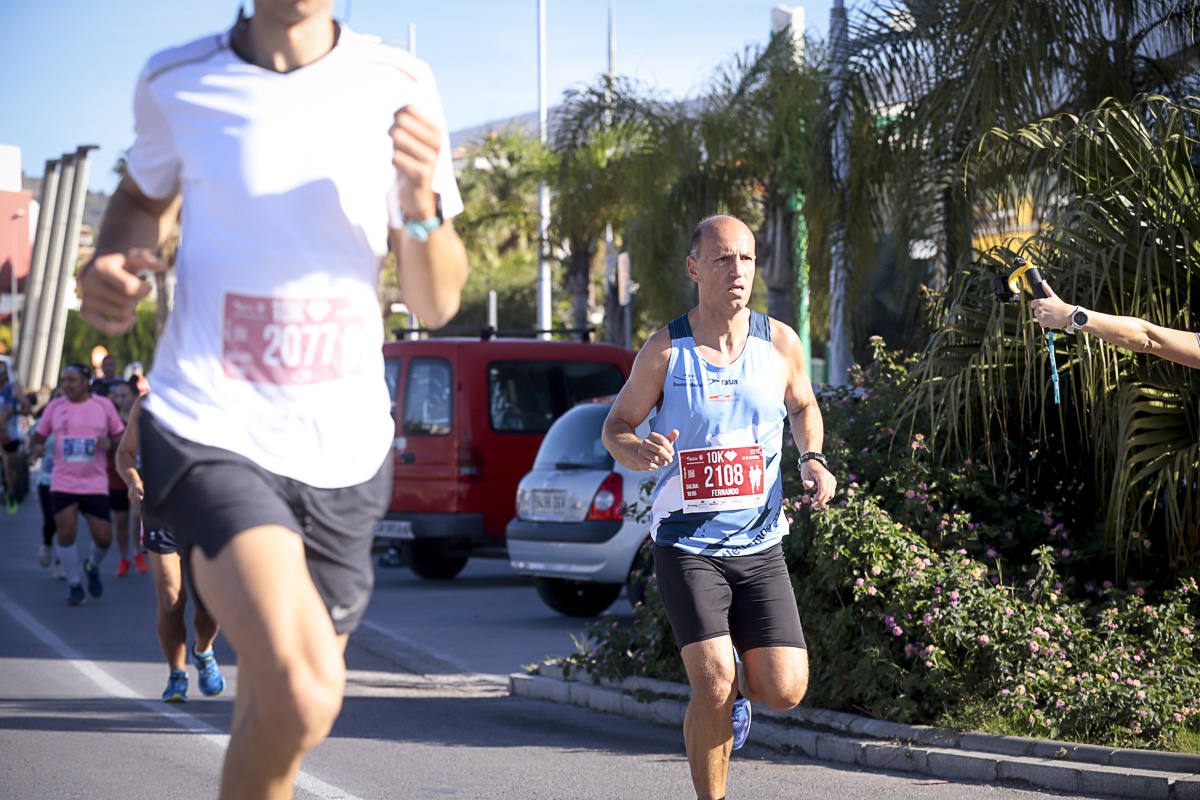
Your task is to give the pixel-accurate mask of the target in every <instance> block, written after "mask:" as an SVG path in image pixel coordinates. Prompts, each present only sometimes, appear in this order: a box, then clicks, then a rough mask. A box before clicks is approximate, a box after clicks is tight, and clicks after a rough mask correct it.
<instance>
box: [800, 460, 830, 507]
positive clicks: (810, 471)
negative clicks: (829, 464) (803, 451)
mask: <svg viewBox="0 0 1200 800" xmlns="http://www.w3.org/2000/svg"><path fill="white" fill-rule="evenodd" d="M800 479H801V480H802V481H803V482H804V488H805V489H808V490H809V491H811V492H813V496H812V507H813V508H825V505H826V504H827V503H828V502H829V501H830V500H832V499H833V492H834V490H835V489H837V479H836V478H834V477H833V473H832V472H830V471H829V470H827V469H826V468H825V465H824V464H822V463H821V462H820V461H816V460H815V459H814V460H810V461H805V462H804V463H803V464H801V465H800ZM814 490H815V491H814Z"/></svg>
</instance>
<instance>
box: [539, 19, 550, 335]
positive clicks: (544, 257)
mask: <svg viewBox="0 0 1200 800" xmlns="http://www.w3.org/2000/svg"><path fill="white" fill-rule="evenodd" d="M537 8H538V141H539V142H541V144H542V147H545V146H546V142H547V139H548V137H547V133H546V0H538V4H537ZM537 327H538V329H539V330H542V331H549V330H550V187H549V186H547V185H546V183H545V181H543V182H542V183H540V184H539V185H538V267H537ZM538 336H539V338H542V339H549V338H550V334H549V333H548V332H547V333H541V334H538Z"/></svg>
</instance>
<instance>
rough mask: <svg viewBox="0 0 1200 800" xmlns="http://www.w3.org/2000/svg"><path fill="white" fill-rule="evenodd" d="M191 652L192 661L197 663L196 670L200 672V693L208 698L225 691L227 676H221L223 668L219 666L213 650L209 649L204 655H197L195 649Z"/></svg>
mask: <svg viewBox="0 0 1200 800" xmlns="http://www.w3.org/2000/svg"><path fill="white" fill-rule="evenodd" d="M191 651H192V661H194V662H196V669H198V670H200V681H199V682H200V691H201V692H203V693H204V695H205V696H206V697H212V696H213V695H217V694H220V693H221V692H223V691H225V676H224V675H222V674H221V668H220V667H219V666H217V659H215V658H214V657H213V651H212V648H211V647H210V648H208V650H207V651H206V652H203V653H197V652H196V649H195V648H194V647H193V648H191Z"/></svg>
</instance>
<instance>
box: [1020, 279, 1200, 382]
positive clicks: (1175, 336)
mask: <svg viewBox="0 0 1200 800" xmlns="http://www.w3.org/2000/svg"><path fill="white" fill-rule="evenodd" d="M1042 288H1044V289H1045V290H1046V295H1047V296H1046V297H1045V298H1044V299H1041V300H1034V301H1033V302H1031V303H1030V304H1029V307H1030V309H1032V311H1033V316H1034V319H1036V320H1037V321H1038V324H1039V325H1041V326H1042V327H1043V328H1065V327H1067V326H1068V325H1070V324H1071V315H1072V314H1074V313H1075V309H1077V308H1079V306H1074V305H1071V304H1070V303H1068V302H1066V301H1064V300H1063V299H1062V298H1061V297H1059V296H1058V295H1057V294H1055V293H1054V290H1053V289H1051V288H1050V284H1049V283H1046V282H1045V281H1043V282H1042ZM1087 317H1088V321H1087V324H1086V325H1084V326H1083V328H1082V330H1083V332H1084V333H1088V334H1091V335H1092V336H1096V337H1098V338H1100V339H1103V340H1104V341H1106V342H1108V343H1109V344H1112V345H1116V346H1117V347H1121V348H1124V349H1125V350H1132V351H1134V352H1135V353H1149V354H1150V355H1152V356H1158V357H1159V358H1164V359H1166V360H1167V361H1174V362H1175V363H1176V364H1183V365H1184V366H1185V367H1193V368H1197V367H1200V337H1197V335H1196V334H1195V333H1192V332H1191V331H1181V330H1176V329H1174V328H1164V327H1162V326H1161V325H1155V324H1154V323H1152V322H1147V321H1146V320H1144V319H1138V318H1137V317H1118V316H1114V315H1113V314H1102V313H1100V312H1099V311H1092V310H1090V309H1088V310H1087Z"/></svg>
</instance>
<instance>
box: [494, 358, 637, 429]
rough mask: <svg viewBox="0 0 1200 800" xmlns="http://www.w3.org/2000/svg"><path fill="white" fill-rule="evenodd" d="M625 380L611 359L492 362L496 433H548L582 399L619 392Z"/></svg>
mask: <svg viewBox="0 0 1200 800" xmlns="http://www.w3.org/2000/svg"><path fill="white" fill-rule="evenodd" d="M624 383H625V376H624V375H623V374H621V368H620V367H618V366H617V365H616V364H613V363H611V362H608V361H493V362H491V363H490V364H488V398H489V403H488V408H489V412H490V415H491V421H492V430H494V431H499V432H503V433H545V432H546V431H548V430H549V429H550V424H551V423H552V422H554V420H556V419H558V418H559V417H560V416H562V415H563V414H564V413H566V411H567V409H568V408H571V407H572V406H574V405H575V404H576V403H579V402H580V401H582V400H590V399H591V398H593V397H602V396H604V395H610V394H616V393H617V392H619V391H621V386H622V385H623V384H624Z"/></svg>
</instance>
